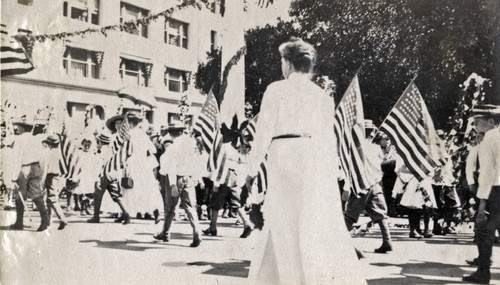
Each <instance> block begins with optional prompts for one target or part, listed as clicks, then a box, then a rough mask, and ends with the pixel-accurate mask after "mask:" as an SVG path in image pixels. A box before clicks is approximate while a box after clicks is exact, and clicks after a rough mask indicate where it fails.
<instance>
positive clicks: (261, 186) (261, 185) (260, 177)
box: [246, 114, 267, 194]
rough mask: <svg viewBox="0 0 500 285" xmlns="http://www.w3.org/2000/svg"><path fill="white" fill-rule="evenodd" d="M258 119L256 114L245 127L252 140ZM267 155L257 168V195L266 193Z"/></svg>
mask: <svg viewBox="0 0 500 285" xmlns="http://www.w3.org/2000/svg"><path fill="white" fill-rule="evenodd" d="M258 119H259V115H258V114H257V115H256V116H255V117H253V118H252V119H251V120H250V121H249V122H248V125H247V128H246V130H247V132H248V133H249V134H250V135H251V136H252V139H253V138H254V137H255V133H256V124H257V121H258ZM266 163H267V155H266V158H264V161H262V162H261V163H260V167H259V172H258V173H257V189H258V193H264V194H266V192H267V167H266Z"/></svg>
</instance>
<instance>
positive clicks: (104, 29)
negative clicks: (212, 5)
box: [15, 0, 209, 46]
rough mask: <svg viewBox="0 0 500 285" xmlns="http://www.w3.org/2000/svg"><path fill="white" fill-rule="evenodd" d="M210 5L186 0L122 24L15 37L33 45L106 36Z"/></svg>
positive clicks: (197, 0)
mask: <svg viewBox="0 0 500 285" xmlns="http://www.w3.org/2000/svg"><path fill="white" fill-rule="evenodd" d="M208 5H209V4H208V2H207V1H203V0H186V1H183V2H182V3H181V4H178V5H175V6H174V7H171V8H169V9H167V10H164V11H162V12H160V13H157V14H153V15H150V16H146V17H143V18H141V19H138V20H132V21H126V22H124V23H122V24H116V25H110V26H105V27H100V28H96V29H90V28H89V29H86V30H83V31H76V32H62V33H57V34H46V35H33V34H18V35H16V36H15V37H16V39H18V40H19V41H21V42H23V44H24V43H25V42H27V43H30V45H31V46H32V45H33V43H34V42H41V43H43V42H44V41H46V40H52V41H55V40H61V39H65V38H68V37H74V36H84V35H86V34H90V33H99V34H102V35H103V36H105V37H106V36H107V33H108V32H110V31H117V30H119V31H127V29H130V28H131V27H137V26H138V25H149V23H151V22H152V21H153V22H155V21H156V20H158V18H160V17H164V18H168V17H170V16H171V15H172V14H173V13H174V12H175V11H179V10H183V9H186V8H189V7H196V8H198V9H199V10H201V9H202V8H203V7H205V8H207V9H208Z"/></svg>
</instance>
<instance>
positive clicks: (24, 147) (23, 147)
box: [12, 133, 44, 180]
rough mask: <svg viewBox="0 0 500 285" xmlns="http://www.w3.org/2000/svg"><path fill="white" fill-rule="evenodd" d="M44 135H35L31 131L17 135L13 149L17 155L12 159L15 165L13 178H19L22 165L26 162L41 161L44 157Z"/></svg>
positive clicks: (13, 165) (14, 154)
mask: <svg viewBox="0 0 500 285" xmlns="http://www.w3.org/2000/svg"><path fill="white" fill-rule="evenodd" d="M43 138H44V136H42V135H38V136H33V135H32V134H31V133H23V134H21V135H19V136H16V138H15V141H14V147H13V149H12V152H13V156H14V157H16V159H15V160H14V161H12V167H13V169H14V170H13V171H12V173H13V175H14V177H13V178H12V179H13V180H17V177H18V176H19V171H21V167H22V166H23V165H26V164H30V163H34V162H40V160H41V159H42V153H43V146H42V140H43Z"/></svg>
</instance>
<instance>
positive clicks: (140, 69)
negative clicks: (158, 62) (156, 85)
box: [120, 58, 151, 87]
mask: <svg viewBox="0 0 500 285" xmlns="http://www.w3.org/2000/svg"><path fill="white" fill-rule="evenodd" d="M150 72H151V64H148V63H144V62H139V61H135V60H130V59H125V58H122V62H121V63H120V77H121V79H122V81H123V83H124V85H131V86H144V87H147V86H148V84H149V76H150Z"/></svg>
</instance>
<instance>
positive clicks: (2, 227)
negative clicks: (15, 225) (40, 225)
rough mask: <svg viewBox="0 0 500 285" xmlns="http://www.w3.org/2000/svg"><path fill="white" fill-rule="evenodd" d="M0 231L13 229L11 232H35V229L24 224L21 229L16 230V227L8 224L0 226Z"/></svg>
mask: <svg viewBox="0 0 500 285" xmlns="http://www.w3.org/2000/svg"><path fill="white" fill-rule="evenodd" d="M0 231H13V232H19V231H29V232H36V229H35V228H32V227H31V226H24V229H23V230H16V229H11V228H10V227H9V226H0Z"/></svg>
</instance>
